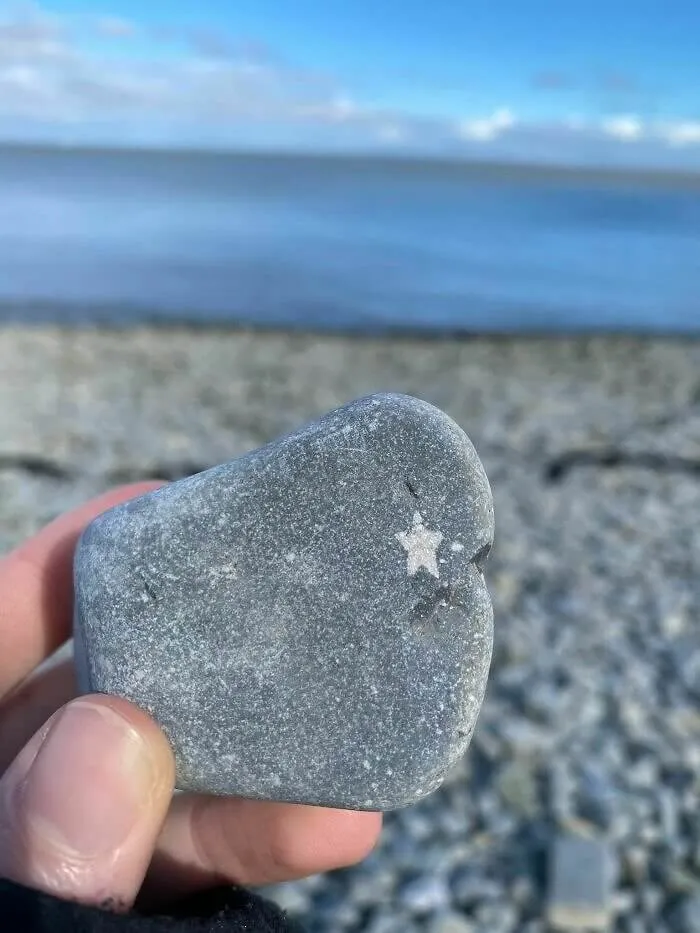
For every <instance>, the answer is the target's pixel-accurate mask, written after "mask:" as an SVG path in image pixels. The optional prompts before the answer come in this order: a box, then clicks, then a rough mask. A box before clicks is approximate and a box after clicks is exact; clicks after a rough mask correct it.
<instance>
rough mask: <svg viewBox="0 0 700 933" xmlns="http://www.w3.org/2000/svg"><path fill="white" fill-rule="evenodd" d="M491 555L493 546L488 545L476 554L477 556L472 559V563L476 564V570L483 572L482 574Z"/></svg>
mask: <svg viewBox="0 0 700 933" xmlns="http://www.w3.org/2000/svg"><path fill="white" fill-rule="evenodd" d="M490 553H491V545H490V544H488V543H487V544H485V545H484V546H483V547H482V548H480V549H479V550H478V551H477V552H476V554H475V555H474V557H473V559H472V563H473V564H474V566H475V567H476V569H477V570H479V571H481V572H482V573H483V569H484V564H485V563H486V561H487V560H488V557H489V554H490Z"/></svg>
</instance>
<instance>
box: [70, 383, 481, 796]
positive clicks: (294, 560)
mask: <svg viewBox="0 0 700 933" xmlns="http://www.w3.org/2000/svg"><path fill="white" fill-rule="evenodd" d="M492 539H493V504H492V498H491V492H490V488H489V484H488V480H487V478H486V474H485V472H484V469H483V467H482V465H481V463H480V461H479V458H478V456H477V454H476V452H475V450H474V447H473V446H472V444H471V442H470V441H469V439H468V438H467V436H466V435H465V434H464V432H463V431H462V430H461V429H460V428H459V427H458V426H457V425H456V424H455V423H454V422H453V421H452V420H451V419H450V418H449V417H448V416H447V415H445V414H444V413H443V412H441V411H440V410H438V409H437V408H434V407H433V406H432V405H429V404H428V403H427V402H423V401H420V400H418V399H414V398H411V397H408V396H403V395H394V394H387V395H376V396H371V397H368V398H364V399H360V400H358V401H355V402H352V403H350V404H349V405H346V406H345V407H343V408H340V409H338V410H336V411H334V412H331V413H330V414H328V415H326V416H325V417H323V418H321V419H320V420H318V421H316V422H314V423H312V424H309V425H307V426H306V427H303V428H301V429H300V430H299V431H297V432H295V433H293V434H291V435H289V436H287V437H284V438H282V439H280V440H278V441H276V442H273V443H271V444H269V445H267V446H265V447H263V448H261V449H260V450H257V451H254V452H252V453H250V454H248V455H246V456H244V457H241V458H240V459H238V460H234V461H232V462H230V463H226V464H223V465H221V466H218V467H215V468H213V469H210V470H207V471H206V472H203V473H199V474H197V475H194V476H190V477H187V478H186V479H183V480H180V481H178V482H175V483H172V484H171V485H168V486H164V487H163V488H161V489H159V490H157V491H155V492H151V493H149V494H147V495H145V496H142V497H140V498H138V499H136V500H132V501H131V502H128V503H125V504H123V505H120V506H118V507H116V508H114V509H111V510H110V511H109V512H107V513H105V514H103V515H102V516H100V517H99V518H97V519H96V520H95V521H93V522H92V524H91V525H90V526H89V527H88V528H87V530H86V531H85V532H84V534H83V536H82V538H81V541H80V543H79V546H78V549H77V553H76V559H75V595H76V613H75V644H76V664H77V668H78V675H79V683H80V687H81V689H82V691H84V692H92V691H97V692H103V693H108V694H112V695H117V696H121V697H125V698H127V699H129V700H131V701H133V702H134V703H136V704H138V705H139V706H140V707H142V708H143V709H145V710H147V711H148V712H149V713H150V714H151V715H152V716H153V717H154V718H155V719H156V721H157V722H158V723H160V725H161V726H162V728H163V730H164V731H165V733H166V735H167V736H168V738H169V740H170V742H171V744H172V747H173V750H174V753H175V759H176V766H177V786H178V787H179V788H180V789H183V790H192V791H199V792H205V793H214V794H232V795H240V796H243V797H248V798H257V799H268V800H279V801H290V802H299V803H310V804H320V805H326V806H333V807H344V808H351V809H369V810H386V809H392V808H395V807H400V806H404V805H407V804H410V803H412V802H413V801H415V800H417V799H418V798H421V797H424V796H425V795H427V794H429V793H431V792H432V791H434V790H435V789H436V788H437V787H438V786H439V785H440V783H441V781H442V779H443V777H444V776H445V774H446V773H447V772H448V770H449V769H450V767H451V766H452V765H453V763H454V762H455V761H456V760H457V759H458V758H459V757H460V756H461V755H462V754H463V753H464V751H465V750H466V748H467V746H468V744H469V741H470V739H471V736H472V732H473V729H474V726H475V723H476V720H477V716H478V713H479V709H480V707H481V702H482V699H483V695H484V691H485V687H486V680H487V675H488V669H489V664H490V658H491V650H492V640H493V614H492V609H491V602H490V599H489V595H488V591H487V589H486V585H485V582H484V578H483V574H482V569H481V568H482V563H483V561H484V560H485V558H486V556H487V555H488V552H489V549H490V547H491V544H492Z"/></svg>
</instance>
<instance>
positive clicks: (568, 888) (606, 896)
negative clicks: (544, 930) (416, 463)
mask: <svg viewBox="0 0 700 933" xmlns="http://www.w3.org/2000/svg"><path fill="white" fill-rule="evenodd" d="M613 865H614V862H613V857H612V852H611V850H610V848H609V846H608V845H607V843H606V841H605V840H604V839H600V838H597V837H594V836H584V835H579V834H575V833H567V834H562V835H560V836H558V837H557V839H556V840H555V842H554V846H553V851H552V852H551V854H550V873H551V876H550V890H549V906H548V919H549V922H550V924H551V926H552V927H553V928H554V929H555V930H566V931H576V930H582V931H583V930H586V931H594V930H607V929H608V928H609V926H610V923H611V918H612V909H613V895H614V880H615V872H614V870H613Z"/></svg>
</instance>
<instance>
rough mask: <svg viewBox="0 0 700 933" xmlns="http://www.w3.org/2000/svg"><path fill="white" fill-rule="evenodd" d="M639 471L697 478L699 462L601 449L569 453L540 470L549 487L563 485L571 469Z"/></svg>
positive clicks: (652, 454)
mask: <svg viewBox="0 0 700 933" xmlns="http://www.w3.org/2000/svg"><path fill="white" fill-rule="evenodd" d="M585 468H593V469H599V470H618V469H625V468H628V469H640V470H650V471H651V472H653V473H675V474H679V475H685V476H700V459H694V458H692V457H678V456H672V455H671V456H669V455H668V454H657V453H652V452H640V453H631V452H628V451H625V450H619V449H617V448H614V447H610V448H606V449H605V450H598V451H593V450H570V451H567V452H566V453H563V454H560V455H559V456H558V457H554V458H553V459H551V460H550V461H549V462H548V463H547V464H546V466H545V468H544V480H545V482H546V483H549V484H557V483H561V482H563V481H564V480H565V479H566V478H567V477H568V475H569V474H570V473H572V472H574V470H579V469H585Z"/></svg>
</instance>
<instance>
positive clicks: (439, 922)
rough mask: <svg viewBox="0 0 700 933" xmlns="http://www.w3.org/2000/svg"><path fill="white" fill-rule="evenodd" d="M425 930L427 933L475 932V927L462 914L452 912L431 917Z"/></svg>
mask: <svg viewBox="0 0 700 933" xmlns="http://www.w3.org/2000/svg"><path fill="white" fill-rule="evenodd" d="M425 930H426V933H474V931H475V927H474V924H473V923H471V921H469V920H467V918H466V917H464V916H462V914H458V913H454V912H450V913H445V914H437V915H436V916H434V917H431V918H430V920H429V921H428V923H427V924H426V927H425Z"/></svg>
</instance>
